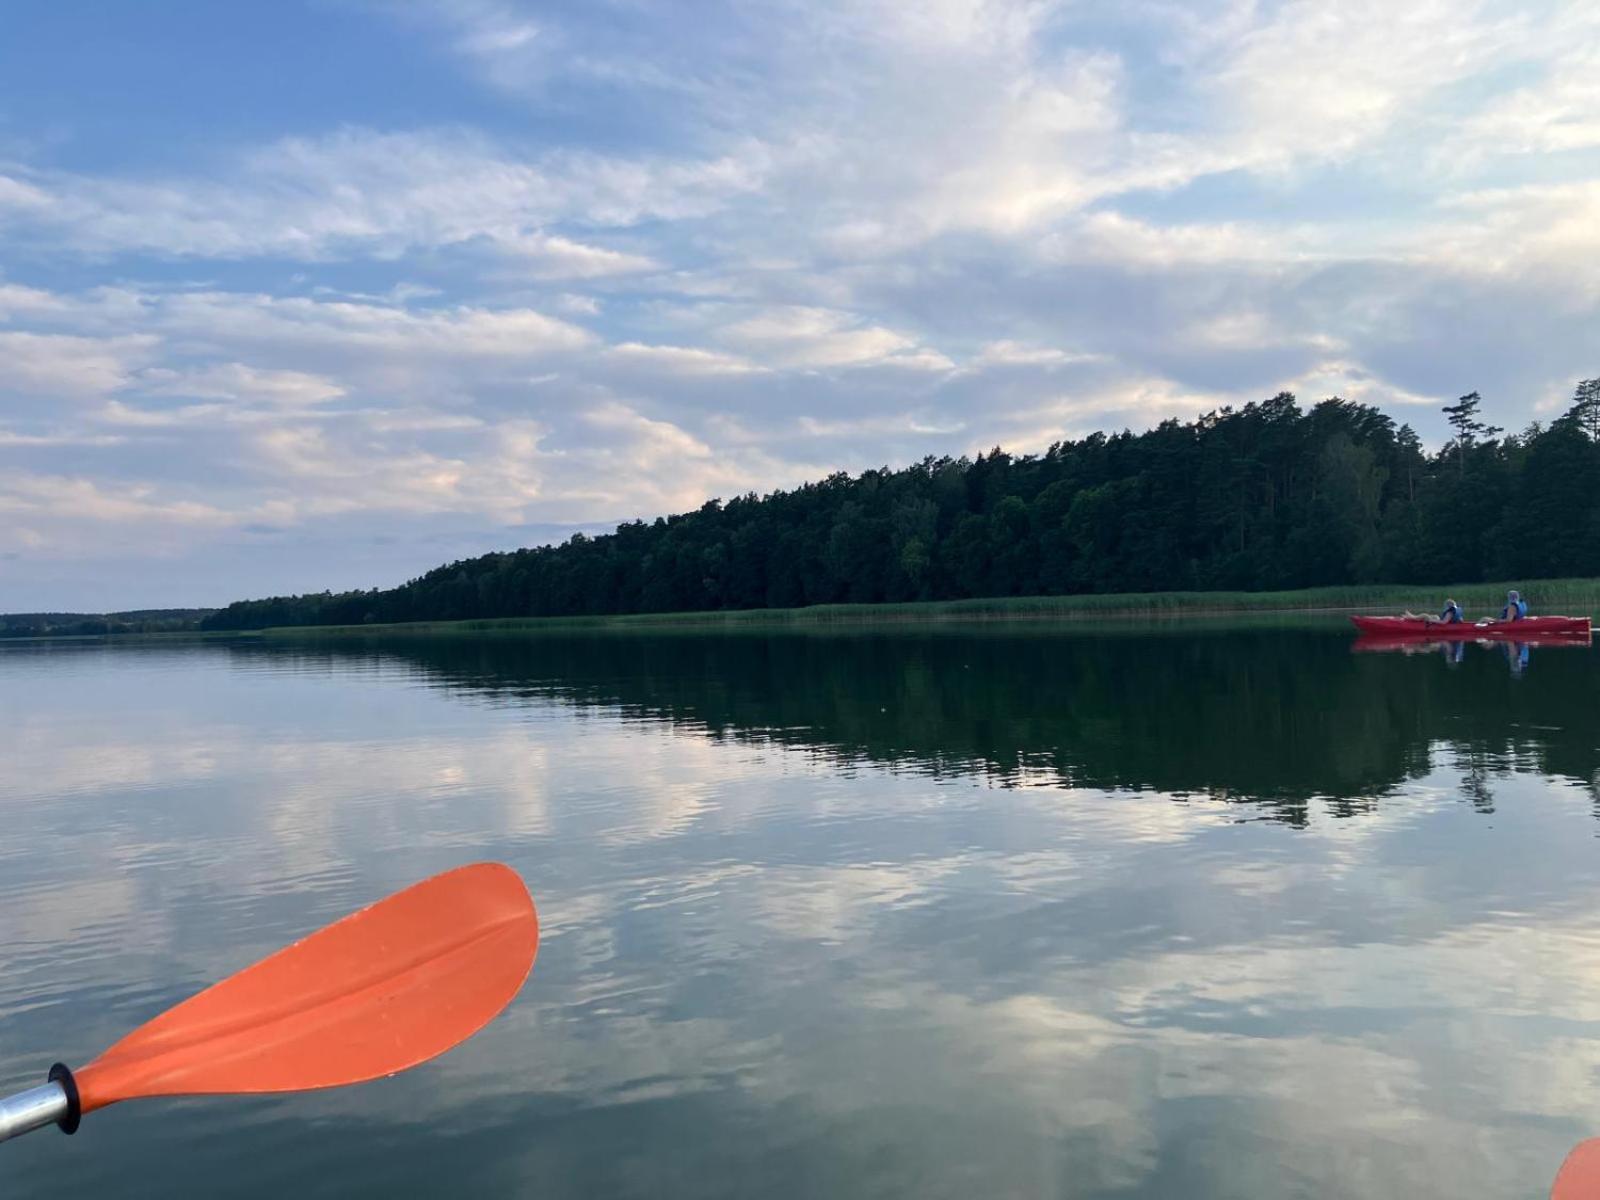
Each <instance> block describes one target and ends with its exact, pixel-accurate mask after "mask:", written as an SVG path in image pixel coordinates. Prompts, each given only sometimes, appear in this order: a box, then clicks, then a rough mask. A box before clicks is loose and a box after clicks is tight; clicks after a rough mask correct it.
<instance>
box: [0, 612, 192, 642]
mask: <svg viewBox="0 0 1600 1200" xmlns="http://www.w3.org/2000/svg"><path fill="white" fill-rule="evenodd" d="M214 611H215V610H214V609H210V608H148V609H139V610H137V611H134V612H118V613H63V612H36V613H0V638H34V637H94V636H98V635H102V634H112V633H119V634H120V633H183V632H186V631H189V630H193V629H198V628H199V627H200V623H201V621H203V620H204V619H205V618H206V617H208V616H210V615H211V614H212V613H213V612H214Z"/></svg>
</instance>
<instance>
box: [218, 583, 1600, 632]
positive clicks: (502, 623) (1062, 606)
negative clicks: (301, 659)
mask: <svg viewBox="0 0 1600 1200" xmlns="http://www.w3.org/2000/svg"><path fill="white" fill-rule="evenodd" d="M1512 587H1517V588H1519V589H1520V590H1521V591H1522V592H1523V593H1524V594H1525V595H1526V596H1528V597H1529V598H1530V600H1531V601H1532V602H1533V604H1534V605H1535V611H1537V612H1541V613H1550V612H1555V611H1557V610H1558V609H1564V610H1567V611H1569V612H1570V614H1571V615H1575V616H1583V615H1590V614H1593V613H1595V612H1597V611H1600V578H1596V579H1550V580H1529V581H1526V582H1521V583H1475V584H1463V585H1459V586H1456V587H1450V588H1440V587H1430V586H1428V585H1387V584H1374V585H1370V586H1360V585H1352V586H1347V587H1326V588H1305V589H1301V590H1296V591H1283V592H1148V593H1137V592H1136V593H1121V594H1106V595H1076V596H1004V597H994V598H979V599H970V600H925V601H914V602H908V603H899V604H818V605H812V606H809V607H806V608H748V609H721V610H711V611H702V612H662V613H622V614H606V615H599V616H574V617H482V618H468V619H464V620H458V621H405V622H397V623H393V624H381V623H374V624H369V625H279V626H274V627H271V628H268V629H263V630H260V631H259V634H261V635H264V636H270V637H297V638H306V637H324V636H330V637H349V636H360V635H367V636H371V635H373V634H462V633H538V632H541V631H543V632H552V633H554V632H563V631H569V630H591V631H604V630H617V631H620V630H641V629H701V630H725V629H758V628H776V629H799V628H805V629H814V628H838V627H846V626H870V625H908V624H912V625H914V624H979V623H990V622H995V623H998V622H1029V621H1101V620H1127V619H1139V620H1148V619H1163V618H1167V619H1187V618H1211V617H1231V616H1274V615H1277V616H1308V617H1310V616H1343V615H1347V614H1350V613H1359V612H1370V611H1374V610H1376V611H1379V612H1392V611H1399V610H1402V609H1406V608H1410V609H1411V610H1413V611H1417V612H1433V611H1437V610H1438V609H1439V607H1441V606H1442V604H1443V602H1444V597H1445V596H1447V595H1448V596H1452V597H1454V598H1455V599H1456V600H1458V601H1459V602H1460V603H1461V604H1462V606H1463V607H1464V608H1466V609H1467V611H1468V613H1469V615H1470V616H1471V617H1473V618H1475V619H1476V618H1481V617H1484V616H1492V615H1496V614H1498V612H1499V611H1500V607H1501V605H1503V604H1504V603H1505V594H1506V591H1507V590H1508V589H1509V588H1512ZM236 636H237V635H236Z"/></svg>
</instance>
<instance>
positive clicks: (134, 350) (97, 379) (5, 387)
mask: <svg viewBox="0 0 1600 1200" xmlns="http://www.w3.org/2000/svg"><path fill="white" fill-rule="evenodd" d="M156 342H157V339H156V338H154V337H150V336H147V335H138V334H130V335H127V336H123V337H113V338H93V337H76V336H72V335H69V334H44V333H22V332H6V331H3V330H0V392H7V391H10V392H18V393H22V394H24V395H28V396H52V397H54V396H61V397H69V398H82V397H88V396H99V395H104V394H105V393H107V392H113V391H116V390H117V389H118V388H120V387H122V386H123V385H124V384H125V383H126V382H127V381H128V378H129V376H130V374H131V372H132V371H133V370H134V369H135V367H136V366H137V365H138V364H139V363H141V362H144V361H146V360H147V359H148V358H149V357H150V356H151V354H152V353H153V352H154V348H155V346H156Z"/></svg>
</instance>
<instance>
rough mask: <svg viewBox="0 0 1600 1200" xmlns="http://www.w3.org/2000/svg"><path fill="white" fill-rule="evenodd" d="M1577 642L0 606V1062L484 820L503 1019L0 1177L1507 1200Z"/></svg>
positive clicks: (1549, 950) (1573, 798)
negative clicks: (497, 621)
mask: <svg viewBox="0 0 1600 1200" xmlns="http://www.w3.org/2000/svg"><path fill="white" fill-rule="evenodd" d="M1597 698H1600V656H1597V655H1596V653H1594V652H1593V651H1590V650H1588V649H1554V648H1534V649H1533V650H1532V651H1531V652H1530V654H1529V656H1528V658H1527V661H1526V662H1525V663H1524V662H1522V661H1521V660H1520V658H1518V657H1517V656H1514V655H1513V656H1508V655H1507V653H1506V652H1504V651H1503V650H1502V649H1500V648H1482V647H1478V646H1469V647H1465V648H1464V650H1463V652H1462V654H1461V656H1460V661H1454V656H1451V655H1447V654H1446V653H1444V652H1441V651H1435V652H1429V653H1424V654H1417V655H1410V656H1407V655H1401V654H1356V653H1352V649H1351V638H1350V637H1349V635H1348V634H1347V632H1346V631H1345V630H1343V629H1341V628H1338V627H1337V626H1336V625H1334V624H1329V625H1327V626H1326V627H1274V626H1256V627H1253V628H1224V627H1220V626H1194V625H1190V626H1186V627H1183V628H1181V629H1173V628H1170V627H1169V628H1164V629H1145V630H1130V629H1086V628H1073V629H1067V630H1054V629H1040V628H1034V627H1024V628H1017V627H998V628H985V629H979V630H966V631H963V630H959V629H955V630H933V631H928V630H920V631H918V630H913V631H909V632H892V633H874V634H867V633H846V634H785V635H776V636H766V635H758V634H717V635H711V634H706V635H701V634H689V633H684V634H673V635H649V636H645V635H634V634H613V635H587V636H571V637H556V638H547V639H542V640H521V639H513V638H509V637H492V636H486V637H482V638H468V637H460V638H451V639H447V640H446V639H440V640H424V639H420V638H412V639H403V640H401V639H393V640H372V641H349V642H324V643H314V642H307V643H303V644H295V643H288V642H285V643H272V642H249V641H240V642H236V643H215V642H212V643H199V642H196V643H188V644H182V643H167V644H151V643H142V644H135V643H127V644H120V645H102V644H94V643H66V642H62V643H53V644H52V643H33V644H11V645H3V646H0V835H3V836H0V1087H4V1088H5V1090H7V1091H9V1090H12V1089H15V1088H20V1087H24V1086H30V1085H32V1084H33V1083H35V1082H38V1081H39V1079H40V1078H41V1076H42V1074H43V1071H44V1069H45V1068H46V1067H47V1066H48V1065H49V1064H50V1063H51V1062H52V1061H53V1060H55V1059H56V1058H62V1059H65V1060H66V1061H68V1062H77V1063H82V1062H84V1061H85V1060H87V1059H89V1058H91V1057H93V1056H94V1054H96V1053H97V1052H98V1051H99V1050H101V1049H102V1048H103V1047H104V1046H106V1045H107V1044H109V1043H110V1042H112V1041H114V1040H115V1039H116V1038H117V1037H119V1036H120V1035H121V1034H122V1033H124V1032H126V1031H127V1030H128V1029H130V1028H132V1027H133V1026H134V1025H136V1024H138V1023H140V1022H141V1021H143V1020H145V1019H147V1018H148V1017H150V1016H152V1015H154V1014H155V1013H156V1012H158V1011H160V1010H161V1009H162V1008H163V1007H165V1006H166V1005H168V1004H171V1003H173V1002H176V1001H177V1000H179V999H182V998H183V997H184V996H185V995H187V994H189V993H190V992H192V991H194V990H197V989H198V988H200V987H202V986H204V985H205V984H207V983H209V982H211V981H213V980H215V979H217V978H219V977H221V976H223V975H226V974H228V973H229V972H232V971H234V970H236V969H238V968H239V967H242V966H244V965H246V964H248V963H249V962H251V961H253V960H254V959H255V958H257V957H259V956H260V955H262V954H264V953H266V952H268V951H270V950H273V949H275V948H277V947H278V946H280V945H282V944H283V943H285V942H287V941H289V940H291V939H293V938H295V937H296V936H299V935H300V934H302V933H305V932H307V931H309V930H311V929H313V928H315V927H317V926H319V925H321V924H322V923H324V922H326V921H328V920H331V919H332V918H334V917H337V916H340V915H342V914H343V913H345V912H347V911H349V910H351V909H353V908H356V907H358V906H360V905H362V904H365V903H367V902H370V901H372V900H374V899H377V898H379V897H381V896H383V895H385V894H387V893H388V892H390V891H391V890H393V889H395V888H397V887H400V886H402V885H404V884H407V883H411V882H413V881H415V880H417V879H420V878H422V877H424V876H426V875H429V874H431V873H433V872H435V871H439V870H443V869H445V868H447V867H451V866H455V865H458V864H461V863H465V862H471V861H474V860H478V859H484V858H494V859H501V860H504V861H506V862H508V863H510V864H511V865H512V866H514V867H516V868H517V870H519V871H520V872H521V873H522V875H523V876H524V878H526V879H527V881H528V884H529V886H530V888H531V889H532V891H533V894H534V897H535V900H536V901H537V903H538V905H539V909H540V914H541V917H542V920H543V923H544V941H543V943H542V946H541V949H540V953H539V961H538V964H537V966H536V967H535V969H534V973H533V976H532V978H531V979H530V980H529V983H528V985H527V987H526V988H525V990H524V991H523V993H522V994H521V996H520V997H519V999H518V1000H517V1001H516V1002H515V1003H514V1004H513V1005H512V1007H511V1008H510V1009H509V1010H508V1011H507V1013H506V1014H505V1015H504V1016H503V1017H502V1018H501V1019H500V1020H498V1021H497V1022H495V1023H494V1024H493V1025H491V1026H490V1027H489V1028H488V1029H487V1030H485V1031H484V1032H483V1033H482V1034H480V1035H479V1036H478V1037H476V1038H474V1039H473V1040H472V1041H470V1042H468V1043H467V1044H466V1045H465V1046H463V1047H461V1048H460V1049H458V1050H456V1051H454V1052H452V1053H451V1054H449V1055H447V1056H446V1057H444V1058H442V1059H440V1060H438V1061H436V1062H434V1063H432V1064H429V1065H427V1066H425V1067H422V1068H419V1069H418V1070H416V1071H414V1072H411V1073H409V1074H407V1075H403V1076H400V1077H398V1078H395V1079H392V1080H386V1081H383V1082H380V1083H375V1084H371V1085H367V1086H365V1087H360V1088H353V1089H345V1090H340V1091H335V1092H328V1093H321V1094H316V1095H308V1096H295V1097H287V1098H270V1099H251V1100H239V1099H211V1100H204V1101H195V1100H182V1101H146V1102H141V1103H138V1104H131V1105H124V1106H119V1107H116V1108H112V1109H110V1110H107V1111H105V1112H103V1113H98V1114H95V1115H94V1116H93V1117H91V1118H90V1119H89V1120H87V1121H86V1122H85V1124H84V1128H83V1130H82V1131H81V1132H80V1133H79V1134H78V1136H77V1137H76V1138H73V1139H70V1140H69V1139H66V1138H63V1137H61V1136H60V1135H59V1134H57V1133H55V1132H54V1131H53V1130H52V1131H42V1132H39V1133H35V1134H33V1135H31V1136H30V1137H28V1138H25V1139H23V1140H22V1141H19V1142H15V1143H11V1144H8V1145H6V1146H4V1147H0V1193H3V1194H5V1195H7V1196H16V1197H33V1196H38V1197H46V1196H49V1197H59V1196H63V1195H116V1196H173V1195H180V1194H181V1195H197V1194H205V1195H215V1196H241V1197H257V1196H260V1197H266V1196H274V1197H275V1196H284V1195H293V1196H296V1197H300V1198H305V1197H321V1196H343V1195H349V1194H352V1193H357V1192H367V1193H371V1194H387V1195H407V1194H409V1195H479V1196H497V1195H526V1196H535V1197H540V1198H541V1200H556V1198H562V1197H580V1196H582V1197H593V1196H621V1197H635V1196H637V1197H723V1196H730V1197H731V1196H763V1197H777V1198H780V1200H784V1198H789V1197H828V1198H833V1197H843V1198H850V1197H891V1196H893V1197H900V1196H914V1197H918V1198H919V1200H925V1198H929V1197H951V1198H957V1197H959V1198H962V1200H966V1198H970V1197H975V1196H1006V1197H1010V1196H1016V1197H1036V1196H1037V1197H1056V1196H1070V1197H1086V1198H1088V1197H1094V1198H1098V1197H1192V1198H1200V1200H1206V1198H1222V1197H1227V1198H1229V1200H1240V1198H1256V1197H1260V1198H1268V1197H1270V1198H1273V1200H1279V1198H1282V1197H1290V1196H1306V1197H1313V1196H1314V1197H1333V1198H1339V1197H1351V1198H1355V1197H1361V1198H1362V1200H1369V1198H1372V1197H1391V1196H1392V1197H1450V1198H1451V1200H1459V1198H1461V1197H1484V1198H1485V1200H1488V1198H1493V1200H1504V1198H1506V1197H1537V1196H1543V1195H1544V1194H1545V1191H1546V1189H1547V1188H1548V1186H1549V1182H1550V1180H1551V1178H1552V1176H1553V1175H1554V1172H1555V1169H1556V1166H1557V1164H1558V1163H1559V1162H1560V1160H1561V1158H1562V1156H1563V1155H1564V1154H1565V1152H1566V1151H1567V1150H1568V1149H1569V1148H1570V1147H1571V1146H1572V1144H1573V1143H1574V1142H1576V1141H1577V1140H1579V1139H1580V1138H1582V1137H1585V1136H1588V1135H1590V1134H1595V1133H1600V841H1597V840H1596V835H1597V834H1600V775H1597V771H1600V705H1597V703H1596V701H1597Z"/></svg>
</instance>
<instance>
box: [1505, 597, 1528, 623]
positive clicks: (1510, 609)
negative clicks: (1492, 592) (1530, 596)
mask: <svg viewBox="0 0 1600 1200" xmlns="http://www.w3.org/2000/svg"><path fill="white" fill-rule="evenodd" d="M1527 615H1528V602H1527V601H1526V600H1518V601H1517V602H1516V603H1515V604H1508V605H1506V606H1505V607H1504V608H1502V609H1501V610H1500V619H1501V620H1502V621H1507V620H1510V621H1520V620H1522V618H1523V617H1525V616H1527Z"/></svg>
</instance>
